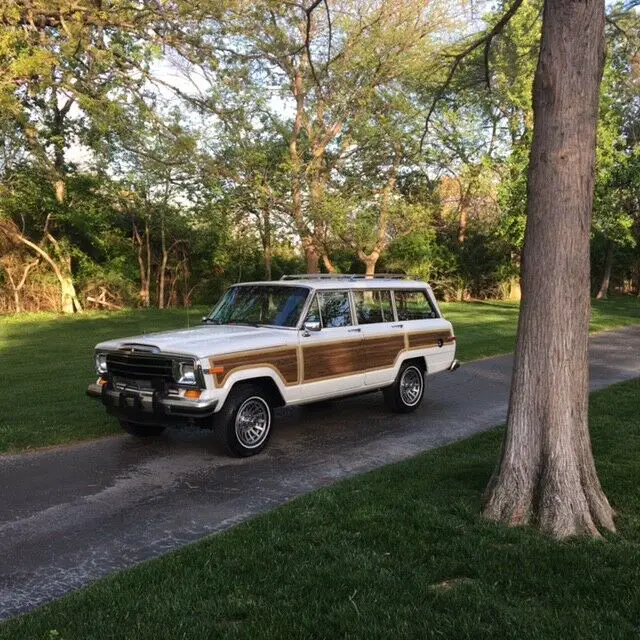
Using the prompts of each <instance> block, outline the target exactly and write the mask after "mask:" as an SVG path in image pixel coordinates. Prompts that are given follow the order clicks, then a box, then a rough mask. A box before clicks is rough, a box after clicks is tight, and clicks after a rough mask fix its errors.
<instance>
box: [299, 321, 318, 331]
mask: <svg viewBox="0 0 640 640" xmlns="http://www.w3.org/2000/svg"><path fill="white" fill-rule="evenodd" d="M302 327H303V329H304V330H305V331H307V332H308V331H320V323H319V322H305V323H304V324H303V325H302Z"/></svg>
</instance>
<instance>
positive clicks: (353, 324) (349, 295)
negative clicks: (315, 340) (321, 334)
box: [297, 288, 358, 331]
mask: <svg viewBox="0 0 640 640" xmlns="http://www.w3.org/2000/svg"><path fill="white" fill-rule="evenodd" d="M312 291H313V295H312V296H311V299H310V300H309V302H308V304H307V305H306V307H304V309H303V313H302V315H301V318H302V319H301V321H300V323H299V326H298V327H297V328H298V330H300V329H302V328H303V325H304V323H305V321H306V319H307V316H308V315H309V310H310V309H311V306H312V305H313V301H314V300H315V299H316V298H318V314H319V315H320V328H321V329H322V330H323V331H326V330H327V329H344V328H345V327H356V326H358V323H357V322H356V314H355V304H354V300H353V295H352V292H353V289H340V288H336V289H324V288H323V289H312ZM321 293H346V294H347V299H348V300H349V315H350V316H351V324H348V325H344V327H325V326H324V322H323V319H322V305H321V304H320V299H319V295H320V294H321Z"/></svg>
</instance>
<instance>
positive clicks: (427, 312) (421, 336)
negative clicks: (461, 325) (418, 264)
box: [394, 288, 455, 373]
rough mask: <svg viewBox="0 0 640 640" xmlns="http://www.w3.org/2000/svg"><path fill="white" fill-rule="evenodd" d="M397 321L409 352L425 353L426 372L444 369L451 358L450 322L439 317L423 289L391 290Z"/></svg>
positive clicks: (452, 345)
mask: <svg viewBox="0 0 640 640" xmlns="http://www.w3.org/2000/svg"><path fill="white" fill-rule="evenodd" d="M394 298H395V303H396V313H397V315H398V321H399V322H401V323H402V324H403V325H404V328H405V330H406V332H407V347H408V349H409V352H410V353H411V354H412V355H413V354H415V355H425V356H426V358H427V371H428V372H429V373H436V372H438V371H443V370H444V369H446V368H447V367H448V366H449V364H451V360H452V358H453V353H454V352H455V346H454V344H453V342H452V333H451V325H450V324H449V322H447V321H446V320H444V319H443V318H442V317H440V314H439V313H438V310H437V308H436V306H435V304H434V303H433V301H432V300H431V297H430V296H429V294H428V292H427V290H426V289H404V288H403V289H395V291H394Z"/></svg>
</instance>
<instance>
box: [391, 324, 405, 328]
mask: <svg viewBox="0 0 640 640" xmlns="http://www.w3.org/2000/svg"><path fill="white" fill-rule="evenodd" d="M402 327H404V325H403V324H392V325H391V328H392V329H402Z"/></svg>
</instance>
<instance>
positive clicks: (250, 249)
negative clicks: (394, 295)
mask: <svg viewBox="0 0 640 640" xmlns="http://www.w3.org/2000/svg"><path fill="white" fill-rule="evenodd" d="M518 5H519V7H518V11H516V12H515V13H513V15H512V16H511V19H510V20H509V21H508V22H507V23H505V24H502V23H501V20H502V18H503V17H504V15H505V12H507V11H509V7H510V6H511V5H505V6H503V5H502V4H501V3H498V6H493V7H491V6H489V5H488V4H483V3H471V4H469V3H446V2H442V1H440V0H429V2H427V3H425V2H424V1H423V0H420V1H417V0H402V1H401V2H393V3H390V2H362V1H361V0H354V1H351V0H347V1H345V2H333V1H332V0H327V1H325V2H319V1H318V0H314V1H312V0H304V1H302V2H299V3H277V2H271V1H260V2H250V3H249V2H244V1H241V0H206V1H204V2H200V3H198V5H197V7H195V6H194V5H193V3H188V2H182V0H177V1H176V2H173V3H165V2H147V0H144V1H143V2H142V3H140V4H139V6H136V8H135V9H134V8H133V7H132V6H131V5H130V4H128V3H125V2H120V1H119V0H110V1H109V2H94V1H93V0H90V1H89V2H85V3H78V2H77V1H76V0H58V1H57V2H53V3H52V2H49V1H45V0H30V1H29V2H26V1H22V0H19V1H15V0H14V1H11V2H9V1H8V0H0V24H1V26H2V29H1V30H0V69H1V71H0V311H3V312H19V311H37V310H58V311H64V312H74V311H81V310H83V309H85V308H101V309H115V308H119V307H124V306H136V305H140V306H157V307H160V308H164V307H170V306H179V305H189V304H192V303H195V302H206V303H211V302H212V301H213V299H214V297H215V296H216V295H217V293H219V291H220V290H221V289H222V288H223V287H225V286H226V285H227V284H228V283H230V282H234V281H237V280H240V279H243V280H246V279H260V278H277V277H279V276H280V275H281V274H282V273H284V272H296V271H317V270H323V271H359V272H363V273H364V272H366V273H373V272H375V271H376V270H379V271H391V270H393V271H395V270H402V271H407V272H411V273H416V274H418V275H420V276H422V277H424V278H427V279H429V280H430V281H431V282H432V283H433V284H434V286H435V287H436V289H437V290H438V294H439V295H440V296H442V297H445V298H449V299H465V298H469V297H476V298H482V297H502V298H507V297H513V298H516V299H517V298H518V296H519V285H518V272H519V265H520V251H521V247H522V242H523V235H524V217H525V210H526V173H527V165H528V158H529V149H530V144H531V134H532V125H533V119H532V104H531V86H532V80H533V74H534V71H535V68H536V62H537V59H538V48H539V40H540V28H541V19H542V14H541V9H542V3H541V2H539V1H538V0H525V1H523V2H522V3H518ZM606 30H607V34H606V36H607V49H608V55H607V59H606V63H605V70H604V80H603V83H602V87H601V99H600V117H599V124H598V149H597V171H596V189H595V200H594V213H593V222H592V230H591V240H592V241H591V267H592V268H591V278H592V283H591V288H592V293H593V294H594V295H596V294H597V295H598V297H605V296H607V295H608V293H609V292H610V291H612V290H616V291H620V292H625V293H631V294H634V295H638V294H639V293H640V249H639V248H638V235H639V232H640V229H639V227H640V213H639V198H640V177H639V176H640V171H638V169H639V168H640V160H639V158H640V146H639V144H638V132H639V131H640V125H639V123H640V120H639V104H640V103H639V100H638V82H639V80H638V78H639V76H638V65H637V62H638V44H639V43H640V31H639V27H638V23H637V19H636V13H635V11H633V10H629V7H624V6H622V5H620V6H618V5H611V6H609V7H608V16H607V23H606ZM487 34H489V35H490V36H491V37H489V38H487V37H486V36H487ZM491 34H493V35H491ZM479 38H480V39H481V38H484V40H482V42H483V44H482V45H478V42H480V40H479ZM487 42H488V45H486V46H485V44H486V43H487Z"/></svg>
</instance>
